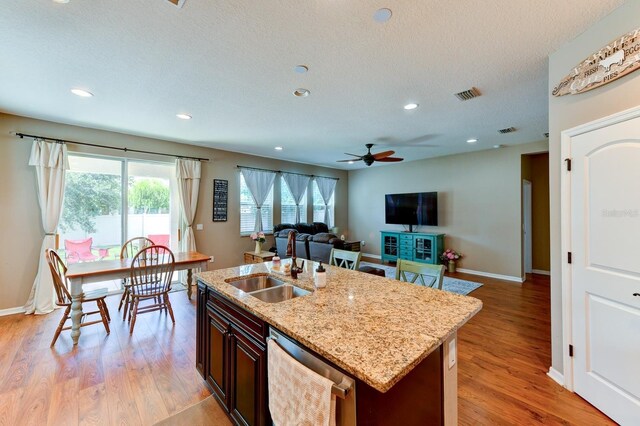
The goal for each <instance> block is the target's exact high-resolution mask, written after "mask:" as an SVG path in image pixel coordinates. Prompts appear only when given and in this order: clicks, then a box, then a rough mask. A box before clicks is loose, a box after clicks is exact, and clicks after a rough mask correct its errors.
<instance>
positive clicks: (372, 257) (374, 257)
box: [362, 253, 382, 259]
mask: <svg viewBox="0 0 640 426" xmlns="http://www.w3.org/2000/svg"><path fill="white" fill-rule="evenodd" d="M362 257H368V258H369V259H382V256H380V255H379V254H373V253H362Z"/></svg>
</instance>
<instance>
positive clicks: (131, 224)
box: [125, 161, 179, 251]
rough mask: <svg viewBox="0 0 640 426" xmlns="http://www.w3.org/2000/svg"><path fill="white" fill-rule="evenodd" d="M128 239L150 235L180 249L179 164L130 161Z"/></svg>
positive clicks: (174, 248)
mask: <svg viewBox="0 0 640 426" xmlns="http://www.w3.org/2000/svg"><path fill="white" fill-rule="evenodd" d="M127 165H128V167H127V171H128V173H127V175H128V179H127V193H128V197H127V204H128V206H127V207H128V208H127V210H128V214H127V218H126V219H127V220H126V225H125V228H126V230H127V232H126V239H129V238H134V237H147V238H149V239H150V240H151V241H153V242H154V243H155V244H160V245H164V246H167V247H169V248H170V249H171V250H174V251H175V250H177V249H178V235H177V230H178V215H177V214H176V212H178V210H179V209H178V204H177V203H178V191H177V187H176V179H175V166H174V165H173V164H166V163H148V162H140V161H129V162H128V164H127Z"/></svg>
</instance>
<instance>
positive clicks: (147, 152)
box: [14, 133, 209, 161]
mask: <svg viewBox="0 0 640 426" xmlns="http://www.w3.org/2000/svg"><path fill="white" fill-rule="evenodd" d="M14 134H15V135H16V136H18V137H19V138H20V139H24V138H34V139H42V140H45V141H51V142H56V143H71V144H74V145H84V146H92V147H95V148H106V149H114V150H116V151H124V152H137V153H140V154H152V155H163V156H165V157H175V158H181V159H185V160H197V161H209V159H208V158H198V157H189V156H184V155H176V154H165V153H164V152H154V151H143V150H141V149H131V148H119V147H115V146H107V145H99V144H95V143H88V142H76V141H70V140H65V139H56V138H47V137H45V136H37V135H28V134H26V133H14Z"/></svg>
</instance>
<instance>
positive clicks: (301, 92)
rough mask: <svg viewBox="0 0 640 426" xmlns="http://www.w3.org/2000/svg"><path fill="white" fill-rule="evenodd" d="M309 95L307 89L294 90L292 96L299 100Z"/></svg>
mask: <svg viewBox="0 0 640 426" xmlns="http://www.w3.org/2000/svg"><path fill="white" fill-rule="evenodd" d="M310 93H311V92H309V91H308V90H307V89H296V90H294V91H293V95H294V96H297V97H299V98H306V97H307V96H309V94H310Z"/></svg>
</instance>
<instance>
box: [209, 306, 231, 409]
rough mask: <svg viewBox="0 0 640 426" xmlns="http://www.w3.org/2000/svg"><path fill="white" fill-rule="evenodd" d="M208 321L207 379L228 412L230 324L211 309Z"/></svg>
mask: <svg viewBox="0 0 640 426" xmlns="http://www.w3.org/2000/svg"><path fill="white" fill-rule="evenodd" d="M207 321H208V324H207V342H208V345H207V348H208V351H207V352H208V359H207V361H208V362H207V364H206V365H207V366H206V367H205V379H206V380H207V383H209V386H210V387H211V389H212V390H213V392H214V393H215V395H216V396H217V397H218V400H220V402H222V404H223V405H224V407H225V408H226V409H227V411H228V410H229V405H230V404H229V402H230V398H229V397H230V395H229V384H230V383H229V348H230V345H229V341H230V340H231V330H230V323H229V321H227V320H226V319H225V318H224V317H223V316H221V315H220V314H219V313H218V312H216V311H215V309H211V308H210V307H207Z"/></svg>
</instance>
